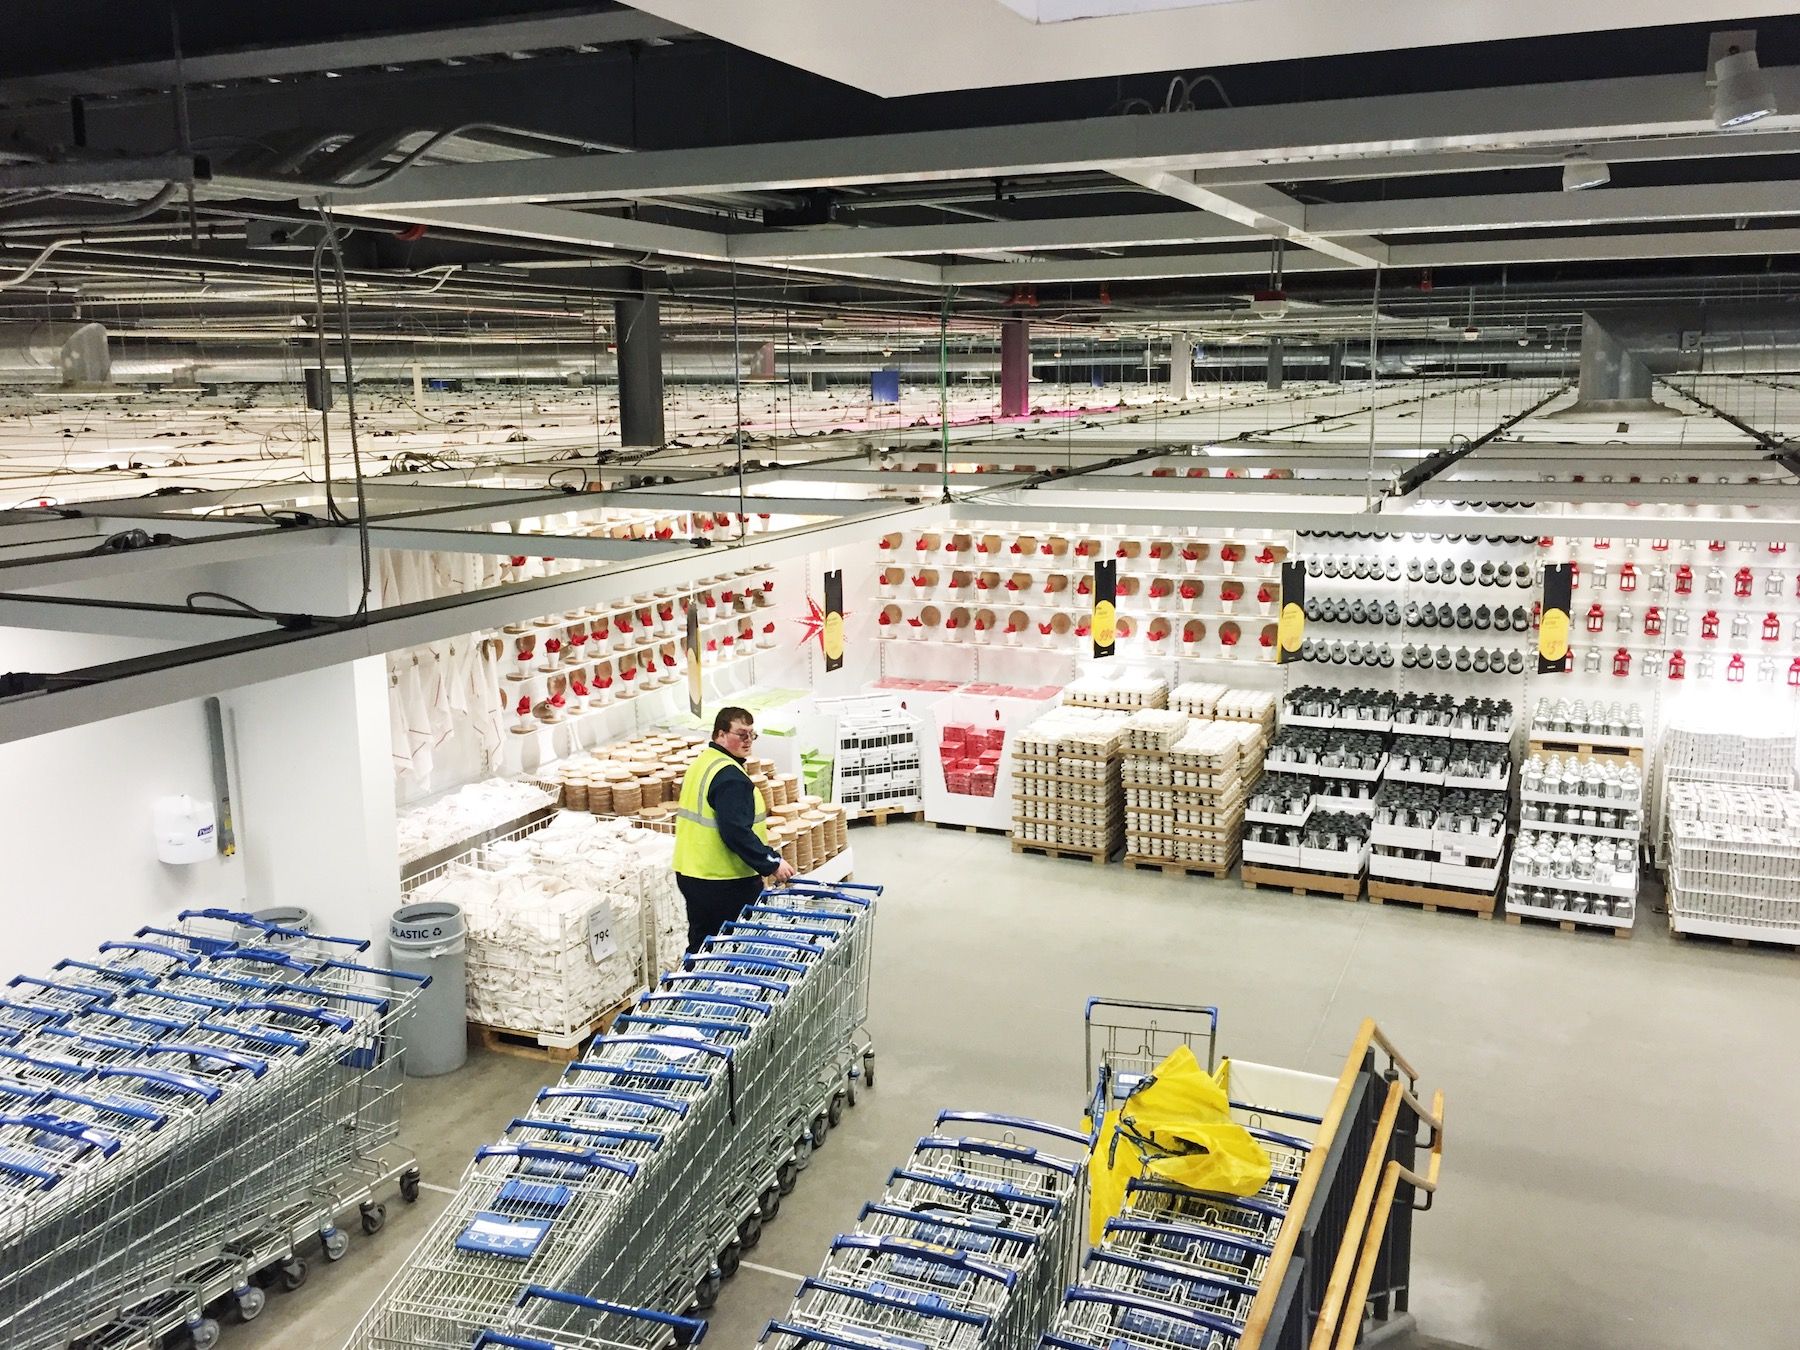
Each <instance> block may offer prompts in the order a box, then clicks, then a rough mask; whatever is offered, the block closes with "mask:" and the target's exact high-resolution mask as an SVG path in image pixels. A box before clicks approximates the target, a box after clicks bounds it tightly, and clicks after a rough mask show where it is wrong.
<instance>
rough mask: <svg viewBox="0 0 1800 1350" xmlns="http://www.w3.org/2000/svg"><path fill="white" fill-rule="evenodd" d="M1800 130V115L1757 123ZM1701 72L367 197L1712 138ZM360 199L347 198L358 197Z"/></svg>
mask: <svg viewBox="0 0 1800 1350" xmlns="http://www.w3.org/2000/svg"><path fill="white" fill-rule="evenodd" d="M1765 74H1766V75H1767V77H1768V81H1769V86H1770V89H1771V92H1772V93H1773V95H1774V98H1775V102H1776V106H1777V107H1779V108H1783V109H1800V69H1797V68H1794V67H1780V68H1775V69H1770V70H1768V71H1766V72H1765ZM1796 130H1800V112H1781V113H1777V114H1775V115H1773V116H1771V117H1767V118H1764V119H1763V120H1762V121H1761V122H1760V123H1758V124H1757V129H1756V130H1755V131H1753V132H1747V133H1739V134H1741V135H1767V134H1770V133H1773V132H1791V131H1796ZM1716 133H1717V128H1715V127H1714V126H1713V122H1712V107H1711V100H1710V97H1709V95H1708V92H1707V89H1706V85H1705V81H1704V80H1703V79H1702V77H1701V73H1700V71H1699V70H1698V69H1696V70H1695V71H1694V72H1693V73H1692V74H1682V75H1651V76H1636V77H1631V78H1626V79H1616V80H1575V81H1569V82H1566V83H1558V84H1540V85H1522V86H1515V87H1512V88H1500V89H1476V90H1452V91H1443V92H1435V93H1408V94H1398V95H1382V96H1377V97H1372V98H1360V99H1338V100H1329V101H1322V102H1303V103H1287V104H1272V105H1264V106H1259V107H1253V108H1235V109H1234V108H1224V109H1216V110H1209V111H1205V112H1183V113H1162V114H1157V115H1154V116H1146V117H1096V118H1088V119H1083V120H1078V121H1068V122H1047V123H1035V124H1029V125H1021V126H1000V127H977V128H967V129H959V130H953V131H933V132H918V133H910V134H902V135H889V136H857V137H844V138H839V139H835V140H813V141H781V142H772V143H764V144H759V145H734V146H716V147H708V148H703V149H690V150H662V151H652V152H646V153H640V154H633V155H574V156H568V157H564V158H557V159H539V160H531V161H528V162H500V163H490V164H462V165H445V166H437V167H426V168H414V169H411V170H408V171H407V172H406V173H404V174H402V175H400V176H399V177H398V178H396V179H394V180H393V181H392V182H390V183H387V184H384V185H383V186H381V187H379V188H376V189H374V190H372V191H370V192H368V193H365V194H362V195H361V198H360V200H361V202H362V203H363V204H364V205H365V206H374V205H382V206H387V207H396V206H407V207H416V208H432V207H439V208H441V207H448V206H460V205H473V204H497V203H505V202H554V201H574V200H593V199H596V198H604V197H669V196H697V195H706V194H711V193H720V192H742V191H772V190H780V189H792V188H806V187H832V186H853V185H858V184H874V183H908V182H936V181H943V180H947V179H971V178H974V179H991V178H1001V177H1014V176H1019V175H1023V174H1042V173H1099V172H1115V173H1116V172H1118V171H1119V170H1121V169H1160V170H1171V171H1172V170H1176V169H1190V170H1216V169H1227V168H1237V169H1243V168H1250V167H1253V166H1254V167H1260V168H1261V169H1263V170H1264V174H1263V178H1264V181H1265V182H1266V181H1268V180H1269V179H1275V178H1279V177H1280V176H1281V171H1282V166H1283V165H1286V164H1291V163H1304V162H1307V161H1310V160H1313V159H1318V158H1334V159H1341V158H1343V157H1345V156H1349V155H1355V154H1367V153H1381V154H1392V153H1395V152H1396V151H1401V150H1418V151H1421V152H1427V153H1442V152H1446V151H1453V150H1500V151H1505V152H1509V153H1515V154H1516V153H1518V152H1519V151H1520V150H1521V149H1524V148H1528V147H1532V146H1546V147H1561V148H1568V147H1572V146H1577V145H1590V146H1591V145H1594V144H1596V143H1598V142H1602V141H1607V140H1612V139H1616V138H1628V139H1631V140H1641V139H1644V138H1646V137H1655V136H1697V135H1706V136H1710V135H1715V134H1716ZM348 200H349V199H348V198H346V199H345V201H346V202H348Z"/></svg>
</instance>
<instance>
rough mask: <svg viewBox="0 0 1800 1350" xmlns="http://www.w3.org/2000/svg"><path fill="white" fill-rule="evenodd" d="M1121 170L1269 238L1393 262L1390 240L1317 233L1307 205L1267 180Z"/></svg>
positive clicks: (1363, 263)
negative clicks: (1203, 179)
mask: <svg viewBox="0 0 1800 1350" xmlns="http://www.w3.org/2000/svg"><path fill="white" fill-rule="evenodd" d="M1117 173H1118V175H1119V177H1121V178H1124V179H1127V180H1128V181H1130V182H1133V183H1136V184H1138V185H1139V186H1140V187H1147V188H1149V189H1150V190H1151V191H1152V192H1160V193H1162V194H1163V196H1165V197H1173V198H1174V199H1175V200H1176V201H1178V202H1186V203H1187V204H1188V205H1189V206H1192V207H1197V208H1198V209H1199V210H1202V211H1210V212H1211V213H1212V214H1213V215H1216V216H1224V217H1225V218H1226V219H1227V220H1235V221H1236V222H1237V223H1238V224H1240V225H1242V226H1244V227H1246V228H1247V229H1250V230H1252V231H1254V232H1255V233H1257V234H1260V235H1263V236H1264V237H1265V238H1269V239H1286V240H1288V241H1290V242H1292V243H1295V244H1299V245H1301V246H1302V247H1303V248H1310V249H1312V250H1313V251H1314V252H1316V253H1323V254H1324V255H1325V256H1326V257H1328V258H1336V259H1338V260H1340V261H1342V262H1346V263H1349V264H1350V265H1351V266H1352V267H1380V266H1382V265H1383V264H1384V263H1386V262H1387V245H1385V244H1382V243H1379V242H1378V241H1376V240H1374V239H1365V238H1360V237H1358V236H1356V235H1354V234H1347V237H1345V238H1341V239H1325V238H1321V237H1320V236H1319V235H1317V234H1315V233H1313V232H1312V231H1310V230H1309V229H1307V226H1306V217H1307V208H1306V207H1305V206H1303V205H1301V203H1299V202H1297V201H1295V200H1294V199H1293V198H1292V197H1290V196H1288V195H1287V194H1286V193H1284V192H1277V191H1276V190H1275V189H1274V188H1272V187H1270V186H1268V185H1267V184H1266V183H1248V184H1245V185H1244V186H1242V187H1234V188H1224V189H1221V188H1210V187H1201V186H1200V185H1199V184H1198V183H1196V182H1195V181H1194V176H1193V175H1192V174H1191V173H1187V172H1185V171H1183V170H1180V169H1119V170H1117Z"/></svg>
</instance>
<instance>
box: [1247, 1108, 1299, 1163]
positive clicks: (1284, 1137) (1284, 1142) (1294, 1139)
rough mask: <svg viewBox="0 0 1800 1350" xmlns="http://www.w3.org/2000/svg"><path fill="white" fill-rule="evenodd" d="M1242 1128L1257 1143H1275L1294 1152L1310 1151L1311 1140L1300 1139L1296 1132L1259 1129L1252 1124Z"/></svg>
mask: <svg viewBox="0 0 1800 1350" xmlns="http://www.w3.org/2000/svg"><path fill="white" fill-rule="evenodd" d="M1251 1109H1253V1110H1254V1109H1255V1108H1251ZM1244 1128H1245V1129H1246V1130H1248V1131H1249V1132H1250V1137H1251V1138H1252V1139H1254V1140H1256V1141H1257V1142H1258V1143H1259V1144H1276V1145H1279V1146H1280V1147H1282V1148H1290V1149H1292V1150H1293V1151H1294V1152H1296V1153H1311V1152H1312V1141H1311V1140H1310V1139H1302V1138H1301V1137H1300V1136H1299V1135H1297V1134H1282V1133H1280V1132H1279V1131H1277V1130H1264V1129H1259V1128H1258V1127H1256V1126H1254V1125H1246V1126H1245V1127H1244Z"/></svg>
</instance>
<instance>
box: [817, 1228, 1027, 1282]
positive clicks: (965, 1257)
mask: <svg viewBox="0 0 1800 1350" xmlns="http://www.w3.org/2000/svg"><path fill="white" fill-rule="evenodd" d="M831 1250H832V1251H834V1252H839V1251H864V1252H875V1253H877V1254H878V1255H881V1256H904V1257H908V1258H911V1259H917V1260H920V1261H930V1262H933V1263H934V1264H936V1265H940V1266H954V1267H956V1268H957V1269H958V1270H966V1271H968V1272H969V1273H970V1274H971V1275H979V1276H981V1278H982V1279H984V1280H993V1281H996V1282H997V1283H1000V1284H1004V1285H1005V1286H1006V1287H1007V1288H1008V1289H1011V1288H1012V1287H1013V1283H1014V1281H1016V1280H1017V1279H1018V1278H1019V1275H1018V1272H1017V1271H1014V1270H1007V1269H1005V1268H1004V1267H1001V1266H993V1265H989V1264H988V1263H987V1262H985V1261H978V1260H976V1259H975V1258H974V1257H972V1256H970V1255H969V1254H968V1253H967V1252H947V1251H944V1250H942V1249H940V1248H937V1247H932V1246H930V1245H928V1244H926V1243H923V1242H914V1241H913V1240H911V1239H910V1238H897V1237H879V1236H876V1235H875V1234H872V1233H843V1234H840V1235H839V1236H837V1237H834V1238H833V1239H832V1240H831Z"/></svg>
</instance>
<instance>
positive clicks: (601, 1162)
mask: <svg viewBox="0 0 1800 1350" xmlns="http://www.w3.org/2000/svg"><path fill="white" fill-rule="evenodd" d="M488 1158H524V1159H526V1160H527V1161H529V1162H546V1163H559V1164H561V1165H563V1166H566V1167H587V1168H592V1169H595V1170H598V1171H603V1172H617V1173H618V1174H619V1175H620V1176H622V1177H625V1178H627V1179H629V1178H632V1177H635V1176H636V1175H637V1170H638V1169H637V1164H636V1163H634V1162H621V1161H619V1159H617V1158H609V1157H607V1156H606V1155H605V1154H604V1153H598V1152H596V1151H595V1150H593V1149H591V1148H552V1147H550V1146H549V1145H548V1144H486V1145H484V1146H483V1147H481V1148H478V1149H476V1150H475V1161H476V1162H482V1161H484V1160H485V1159H488Z"/></svg>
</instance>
